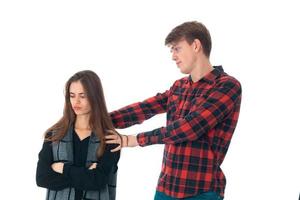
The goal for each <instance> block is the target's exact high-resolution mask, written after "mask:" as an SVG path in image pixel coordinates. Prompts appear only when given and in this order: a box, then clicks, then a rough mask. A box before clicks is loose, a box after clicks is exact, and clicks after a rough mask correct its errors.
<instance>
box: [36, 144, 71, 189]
mask: <svg viewBox="0 0 300 200" xmlns="http://www.w3.org/2000/svg"><path fill="white" fill-rule="evenodd" d="M52 164H53V153H52V147H51V142H44V144H43V147H42V150H41V151H40V152H39V160H38V163H37V169H36V183H37V185H38V186H40V187H44V188H48V189H51V190H62V189H64V188H67V187H70V185H71V183H70V181H69V180H68V179H67V178H66V177H64V176H63V175H62V174H60V173H57V172H55V171H53V170H52V168H51V165H52Z"/></svg>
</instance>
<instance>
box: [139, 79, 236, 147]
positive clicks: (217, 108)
mask: <svg viewBox="0 0 300 200" xmlns="http://www.w3.org/2000/svg"><path fill="white" fill-rule="evenodd" d="M241 91H242V90H241V85H240V83H239V82H238V81H237V80H226V81H223V82H222V83H220V84H218V85H216V87H215V88H214V89H213V91H212V92H211V93H210V94H209V96H208V97H207V98H206V99H205V101H201V102H197V103H196V104H199V105H197V106H195V109H193V110H191V111H190V112H189V113H188V114H187V115H186V116H185V117H183V118H180V119H178V120H176V121H174V122H173V123H171V124H169V125H168V126H166V127H161V128H158V129H154V130H152V131H149V132H144V133H140V134H138V135H137V140H138V143H139V145H140V146H147V145H151V144H175V143H182V142H185V141H194V140H197V139H198V138H199V137H201V136H202V135H203V134H205V133H207V132H208V131H209V130H211V129H212V128H214V127H215V126H216V125H217V124H218V123H219V122H221V121H222V120H223V119H224V118H225V117H226V116H227V114H228V113H230V112H231V111H233V110H234V108H235V107H236V106H239V104H240V100H241Z"/></svg>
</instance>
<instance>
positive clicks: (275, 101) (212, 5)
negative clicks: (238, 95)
mask: <svg viewBox="0 0 300 200" xmlns="http://www.w3.org/2000/svg"><path fill="white" fill-rule="evenodd" d="M299 18H300V14H299V6H298V4H297V2H296V1H243V2H242V1H226V2H224V1H200V0H198V1H192V0H191V1H189V0H188V1H175V0H173V1H161V2H160V3H156V2H155V1H147V2H146V1H145V2H142V1H132V0H129V1H63V0H60V1H56V0H54V1H41V0H35V1H34V0H28V1H16V0H10V1H0V75H1V78H0V89H1V90H0V91H1V98H0V105H1V106H2V108H1V119H0V121H1V140H0V154H1V157H0V158H1V165H0V166H1V170H0V183H1V197H0V198H1V199H36V200H38V199H44V198H45V192H46V190H45V189H43V188H38V187H37V186H36V184H35V170H36V163H37V156H38V152H39V150H40V149H41V147H42V135H43V132H44V131H45V130H46V129H47V128H48V127H49V126H51V125H52V124H53V123H54V122H56V121H57V120H58V119H59V118H60V117H61V115H62V110H63V101H64V98H63V87H64V84H65V81H66V80H67V79H68V78H69V77H70V76H71V75H72V74H74V73H75V72H77V71H79V70H83V69H91V70H93V71H95V72H96V73H97V74H98V75H99V76H100V78H101V79H102V83H103V87H104V93H105V96H106V101H107V106H108V109H109V110H110V111H112V110H114V109H118V108H120V107H122V106H125V105H127V104H129V103H134V102H136V101H141V100H143V99H145V98H148V97H151V96H153V95H155V94H156V93H157V92H164V91H165V90H167V89H169V87H170V86H171V85H172V83H173V82H174V81H175V80H176V79H179V78H181V77H183V76H184V75H182V74H180V72H179V70H178V69H177V67H176V65H175V63H174V62H173V61H172V60H171V54H170V52H169V49H168V48H167V47H165V46H164V39H165V37H166V35H167V34H168V33H169V31H171V29H172V28H174V27H175V26H176V25H179V24H181V23H183V22H185V21H191V20H197V21H201V22H203V23H204V24H205V25H206V26H207V28H208V29H209V30H210V32H211V36H212V40H213V48H212V53H211V62H212V64H214V65H223V67H224V69H225V71H226V72H227V73H229V74H231V75H233V76H235V77H236V78H237V79H238V80H240V82H241V83H242V87H243V99H242V107H241V113H240V119H239V123H238V126H237V128H236V132H235V133H234V137H233V140H232V142H231V146H230V148H229V151H228V153H227V156H226V158H225V161H224V163H223V165H222V168H223V170H224V172H225V175H226V177H227V187H226V192H225V200H241V199H242V200H253V199H258V200H260V199H261V200H265V199H274V200H275V199H276V200H283V199H284V200H295V199H297V198H298V196H299V192H300V171H299V169H300V159H299V158H300V156H299V153H300V147H299V133H300V131H299V113H300V106H299V99H300V98H299V97H300V95H299V86H300V81H299V75H298V74H299V67H300V65H299V46H300V39H299V35H300V29H299ZM164 124H165V115H159V116H156V117H154V118H152V119H151V120H149V121H147V122H145V123H144V124H142V125H138V126H134V127H131V128H128V129H125V130H120V132H121V133H122V134H137V133H138V132H141V131H147V130H152V129H154V128H157V127H160V126H163V125H164ZM162 153H163V145H153V146H149V147H145V148H141V147H137V148H134V149H124V150H123V151H122V156H121V159H120V162H119V175H118V186H117V200H129V199H130V200H140V199H142V200H151V199H153V195H154V192H155V186H156V183H157V180H158V176H159V172H160V166H161V160H162Z"/></svg>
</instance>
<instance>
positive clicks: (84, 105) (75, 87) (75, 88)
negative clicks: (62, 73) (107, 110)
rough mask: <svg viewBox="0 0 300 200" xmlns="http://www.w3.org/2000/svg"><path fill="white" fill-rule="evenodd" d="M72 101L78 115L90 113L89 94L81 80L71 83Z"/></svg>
mask: <svg viewBox="0 0 300 200" xmlns="http://www.w3.org/2000/svg"><path fill="white" fill-rule="evenodd" d="M69 92H70V102H71V105H72V109H73V111H74V112H75V114H76V115H88V114H90V112H91V106H90V103H89V101H88V98H87V94H86V92H85V90H84V88H83V86H82V84H81V82H80V81H76V82H72V83H71V85H70V90H69Z"/></svg>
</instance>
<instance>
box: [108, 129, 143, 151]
mask: <svg viewBox="0 0 300 200" xmlns="http://www.w3.org/2000/svg"><path fill="white" fill-rule="evenodd" d="M108 133H110V135H107V136H105V139H106V144H119V146H118V147H116V148H115V149H112V150H111V152H116V151H119V150H121V148H123V147H136V146H138V142H137V139H136V136H134V135H121V137H122V140H123V143H122V140H121V137H120V136H119V135H118V134H116V133H115V132H114V131H111V130H108Z"/></svg>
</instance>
